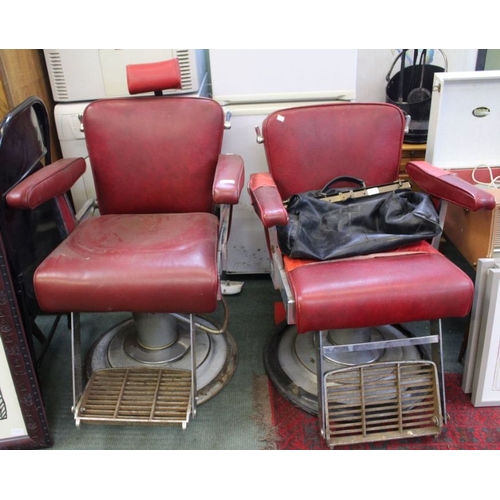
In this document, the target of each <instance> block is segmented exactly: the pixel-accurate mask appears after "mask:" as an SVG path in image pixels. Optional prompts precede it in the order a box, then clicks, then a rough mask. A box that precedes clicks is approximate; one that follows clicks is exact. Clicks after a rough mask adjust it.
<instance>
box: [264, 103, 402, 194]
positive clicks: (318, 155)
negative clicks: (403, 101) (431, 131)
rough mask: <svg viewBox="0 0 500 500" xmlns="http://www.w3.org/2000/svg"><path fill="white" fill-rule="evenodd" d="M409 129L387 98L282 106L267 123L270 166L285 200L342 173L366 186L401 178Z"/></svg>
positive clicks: (321, 185) (265, 127)
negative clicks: (400, 173)
mask: <svg viewBox="0 0 500 500" xmlns="http://www.w3.org/2000/svg"><path fill="white" fill-rule="evenodd" d="M404 129H405V119H404V115H403V113H402V112H401V110H400V109H399V108H397V107H396V106H393V105H389V104H385V103H369V104H364V103H332V104H325V105H313V106H304V107H298V108H292V109H286V110H280V111H276V112H274V113H272V114H271V115H269V116H268V117H267V118H266V119H265V120H264V123H263V128H262V132H263V136H264V146H265V151H266V157H267V162H268V167H269V171H270V172H271V174H272V176H273V178H274V180H275V182H276V185H277V186H278V190H279V191H280V193H281V196H282V197H283V199H286V198H288V197H290V196H291V195H292V194H294V193H299V192H302V191H308V190H313V189H321V188H322V187H323V186H324V185H325V184H326V183H327V182H328V181H330V180H331V179H333V178H335V177H338V176H344V175H349V176H354V177H357V178H360V179H362V180H364V181H365V183H366V185H367V186H370V185H371V186H373V185H376V184H385V183H389V182H393V181H395V180H397V178H398V175H399V162H400V158H401V146H402V143H403V136H404Z"/></svg>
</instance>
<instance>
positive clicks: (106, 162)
mask: <svg viewBox="0 0 500 500" xmlns="http://www.w3.org/2000/svg"><path fill="white" fill-rule="evenodd" d="M153 66H154V65H153ZM155 67H156V68H157V69H158V68H159V69H160V70H161V68H162V67H164V65H162V64H159V65H158V66H155ZM168 67H169V68H170V69H169V70H168V71H166V73H165V76H164V78H162V77H158V73H157V72H156V71H152V73H151V75H153V76H152V77H151V78H150V85H148V84H147V82H146V83H144V81H143V80H141V81H140V83H137V82H136V81H135V80H133V82H135V83H132V84H131V87H132V89H131V93H135V92H134V89H135V91H137V92H146V90H147V91H154V92H155V94H160V93H161V88H160V87H163V88H164V86H165V82H166V81H168V82H170V83H171V80H172V73H171V68H172V66H170V65H169V66H168ZM148 68H151V66H148V67H147V69H148ZM136 69H137V68H135V67H134V68H132V73H133V74H135V73H136V71H135V70H136ZM174 69H175V66H174ZM129 85H130V83H129ZM224 122H225V117H224V115H223V110H222V108H221V106H220V105H219V104H218V103H217V102H215V101H213V100H211V99H207V98H198V97H184V96H182V97H181V96H167V95H164V96H160V95H157V96H149V95H140V96H133V97H126V98H114V99H103V100H99V101H95V102H93V103H91V104H90V105H89V106H87V108H86V109H85V112H84V116H83V127H84V131H85V140H86V144H87V149H88V153H89V160H90V165H91V168H92V173H93V177H94V182H95V186H96V193H97V210H95V211H94V212H93V213H92V214H90V215H89V214H86V215H83V216H82V217H81V218H80V219H79V220H74V221H73V220H71V219H70V221H69V225H70V226H71V227H70V231H69V235H68V237H67V238H66V239H65V240H64V241H63V242H62V243H61V244H60V245H59V246H58V247H57V248H56V249H55V250H54V251H53V252H52V253H51V254H50V255H49V256H48V257H47V258H46V259H45V260H44V261H43V262H42V263H41V264H40V265H39V266H38V268H37V269H36V272H35V274H34V288H35V292H36V297H37V300H38V302H39V304H40V307H41V308H42V310H44V311H46V312H51V313H56V312H57V313H70V314H71V333H72V357H73V409H72V411H73V413H74V417H75V420H76V423H77V425H79V424H80V422H85V423H112V424H115V423H116V424H121V423H124V424H127V423H129V424H137V425H140V424H144V425H147V424H152V425H182V427H183V428H185V427H186V425H187V423H188V421H189V419H190V418H191V417H193V416H194V415H195V413H196V406H197V404H200V403H203V402H204V401H206V400H207V399H209V398H211V397H213V396H214V395H215V394H217V393H218V392H219V391H220V390H221V389H222V388H223V387H224V386H225V385H226V384H227V383H228V382H229V380H230V379H231V376H232V374H233V373H234V370H235V368H236V363H237V350H236V346H235V343H234V340H233V339H232V337H231V335H230V334H229V333H228V332H227V328H226V327H227V308H226V307H225V304H224V301H223V297H222V294H221V280H220V274H221V272H222V270H223V268H224V265H225V248H226V241H227V237H228V231H229V224H230V215H231V208H232V206H233V205H234V204H236V203H237V202H238V200H239V196H240V193H241V189H242V186H243V182H244V181H243V179H244V166H243V161H242V158H241V157H240V156H238V155H230V154H221V144H222V137H223V133H224ZM84 163H85V162H84V160H83V159H82V158H77V159H63V160H59V161H57V162H55V163H53V164H51V165H49V166H47V167H45V168H42V169H40V170H39V171H37V172H36V173H34V174H33V175H31V176H29V177H27V178H26V179H24V180H23V181H21V182H20V183H19V184H17V185H16V186H15V187H14V188H13V189H12V190H11V191H10V192H9V193H8V195H7V200H8V203H9V205H10V206H12V207H16V208H17V209H20V210H30V209H32V208H33V207H35V206H37V205H38V204H39V203H41V202H43V201H45V200H47V199H50V198H53V197H59V196H61V195H63V194H64V193H65V192H67V191H68V190H69V189H70V188H71V186H72V185H73V184H74V182H75V181H76V180H77V179H78V177H79V176H80V175H81V174H82V173H83V171H84V168H85V166H84ZM221 303H222V306H223V308H222V309H223V311H224V319H223V321H222V323H223V324H222V326H220V327H219V326H217V324H216V323H215V322H213V321H212V320H210V319H208V318H206V317H205V315H207V314H211V313H219V305H220V304H221ZM114 311H117V312H118V311H120V312H122V311H126V312H130V313H132V314H131V317H129V318H128V319H126V320H125V321H124V322H122V323H120V324H119V325H117V326H116V327H114V328H113V329H112V330H110V331H109V332H108V333H107V334H105V335H104V337H106V338H108V337H109V338H110V340H109V341H108V344H107V346H108V347H107V349H108V350H107V352H106V355H105V356H104V358H105V360H106V363H107V364H106V365H105V366H99V367H97V368H96V367H95V366H93V365H92V364H91V366H87V370H84V367H83V363H82V352H81V351H82V348H81V334H80V314H81V313H105V312H114ZM117 352H118V354H116V353H117ZM113 356H115V357H116V358H117V359H112V358H113ZM91 357H92V356H91ZM87 377H88V378H89V380H88V381H86V378H87Z"/></svg>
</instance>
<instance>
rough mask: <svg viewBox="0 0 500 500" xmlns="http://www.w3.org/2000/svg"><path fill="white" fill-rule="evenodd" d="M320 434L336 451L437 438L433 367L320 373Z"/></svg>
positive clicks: (379, 366)
mask: <svg viewBox="0 0 500 500" xmlns="http://www.w3.org/2000/svg"><path fill="white" fill-rule="evenodd" d="M323 391H324V392H323V395H324V401H323V411H324V429H323V434H324V437H325V439H326V441H327V444H328V445H329V446H330V448H333V447H334V446H336V445H347V444H355V443H365V442H372V441H384V440H390V439H403V438H410V437H418V436H425V435H437V434H439V433H440V432H441V429H442V427H443V417H442V410H441V402H440V396H439V385H438V377H437V369H436V365H435V364H434V363H432V362H418V361H417V362H414V361H407V362H395V363H373V364H369V365H368V364H367V365H358V366H355V367H352V368H346V369H340V370H335V371H331V372H328V373H325V375H324V387H323Z"/></svg>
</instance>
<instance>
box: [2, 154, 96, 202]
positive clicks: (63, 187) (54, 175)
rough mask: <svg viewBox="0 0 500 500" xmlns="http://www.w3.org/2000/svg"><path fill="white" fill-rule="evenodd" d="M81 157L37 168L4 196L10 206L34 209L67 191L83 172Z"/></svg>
mask: <svg viewBox="0 0 500 500" xmlns="http://www.w3.org/2000/svg"><path fill="white" fill-rule="evenodd" d="M85 168H86V165H85V160H84V159H83V158H64V159H62V160H57V161H56V162H54V163H52V164H50V165H48V166H46V167H44V168H41V169H40V170H37V171H36V172H35V173H34V174H32V175H30V176H29V177H26V178H25V179H24V180H22V181H21V182H20V183H19V184H17V186H15V187H14V188H13V189H11V190H10V191H9V192H8V193H7V196H6V200H7V205H9V207H11V208H19V209H24V210H26V209H34V208H36V207H38V206H39V205H41V204H42V203H44V202H46V201H48V200H50V199H52V198H55V197H57V196H60V195H62V194H64V193H65V192H66V191H68V190H69V189H70V188H71V187H72V186H73V184H75V182H76V181H77V180H78V178H79V177H80V176H81V175H82V174H83V173H84V172H85Z"/></svg>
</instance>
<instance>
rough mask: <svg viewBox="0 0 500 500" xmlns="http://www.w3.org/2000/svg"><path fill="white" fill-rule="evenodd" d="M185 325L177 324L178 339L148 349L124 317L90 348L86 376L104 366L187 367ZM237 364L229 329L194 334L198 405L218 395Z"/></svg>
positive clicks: (187, 347)
mask: <svg viewBox="0 0 500 500" xmlns="http://www.w3.org/2000/svg"><path fill="white" fill-rule="evenodd" d="M196 321H197V322H198V323H202V324H204V326H207V327H208V328H211V329H214V330H216V329H217V327H216V326H214V325H212V324H211V323H210V322H208V321H207V320H205V319H203V318H200V317H197V318H196ZM189 352H190V341H189V332H188V328H187V327H186V326H184V325H183V324H182V323H180V324H179V327H178V334H177V339H176V340H175V342H173V343H172V344H170V345H168V346H166V347H165V348H163V349H154V350H150V349H147V348H145V347H143V346H141V344H140V343H139V342H138V341H137V331H136V328H135V323H134V320H133V319H129V320H126V321H124V322H122V323H120V324H118V325H116V326H115V327H113V328H112V329H111V330H109V331H108V332H107V333H105V334H104V335H103V336H102V337H100V338H99V339H98V340H97V341H96V342H95V343H94V345H93V346H92V347H91V349H90V351H89V354H88V356H87V359H86V362H85V372H86V374H87V376H88V377H90V375H91V374H92V373H93V372H94V371H95V370H99V369H103V368H125V367H127V368H130V367H140V366H142V367H156V368H173V369H181V370H189V369H190V354H189ZM237 364H238V351H237V347H236V342H235V341H234V339H233V337H232V336H231V335H230V334H229V332H227V331H226V332H224V333H222V334H209V333H206V332H204V331H201V330H197V333H196V366H197V370H196V377H197V392H196V396H197V404H202V403H204V402H206V401H208V400H209V399H211V398H212V397H214V396H215V395H216V394H218V393H219V392H220V391H221V390H222V389H223V388H224V387H225V386H226V385H227V384H228V382H229V381H230V380H231V378H232V376H233V374H234V372H235V371H236V366H237Z"/></svg>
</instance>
